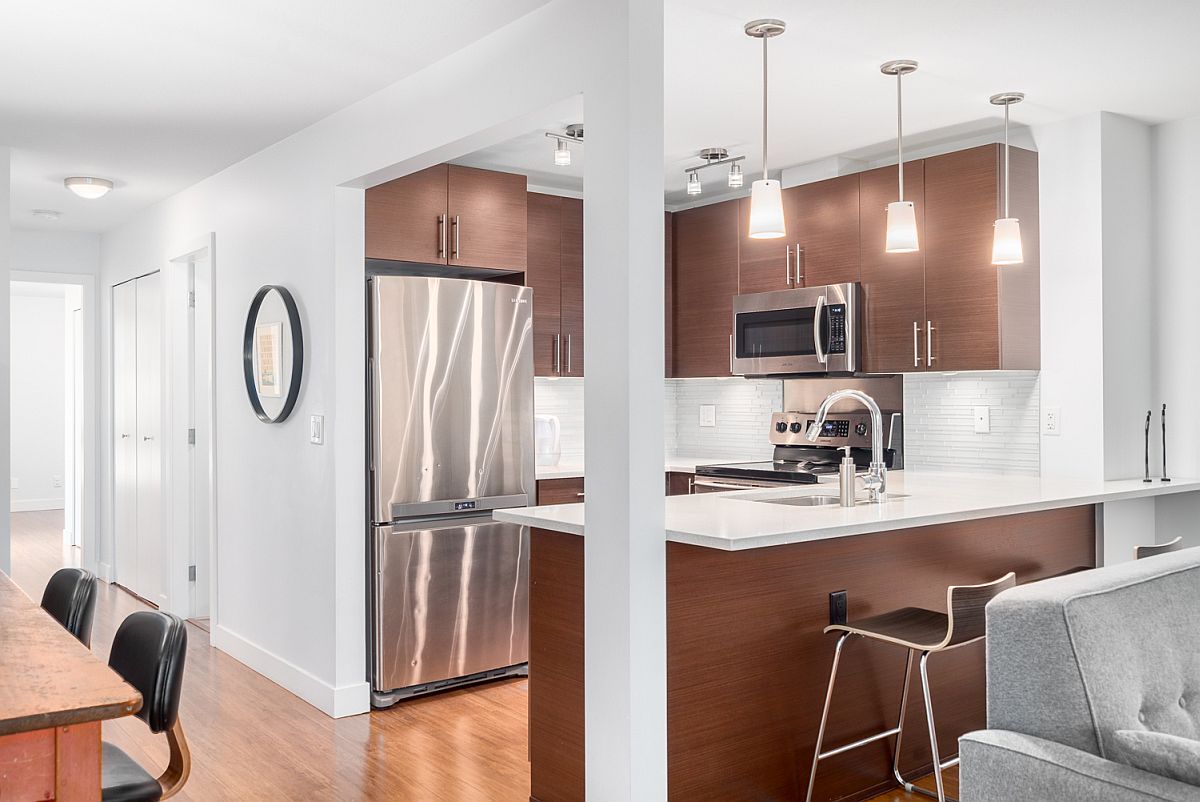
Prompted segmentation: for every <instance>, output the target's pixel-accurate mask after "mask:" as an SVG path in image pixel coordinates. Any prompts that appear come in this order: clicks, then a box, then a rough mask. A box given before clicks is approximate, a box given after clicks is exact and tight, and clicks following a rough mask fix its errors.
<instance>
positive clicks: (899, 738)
mask: <svg viewBox="0 0 1200 802" xmlns="http://www.w3.org/2000/svg"><path fill="white" fill-rule="evenodd" d="M907 651H908V657H907V658H906V659H905V661H904V690H903V691H901V693H900V720H899V721H898V722H897V723H896V750H895V752H894V753H893V754H892V776H894V777H895V778H896V782H898V783H900V785H901V786H903V785H906V784H907V781H906V780H905V779H904V776H903V775H901V774H900V746H901V744H902V743H903V742H904V716H905V714H906V713H907V712H908V685H909V680H910V679H911V678H912V664H913V650H912V649H908V650H907Z"/></svg>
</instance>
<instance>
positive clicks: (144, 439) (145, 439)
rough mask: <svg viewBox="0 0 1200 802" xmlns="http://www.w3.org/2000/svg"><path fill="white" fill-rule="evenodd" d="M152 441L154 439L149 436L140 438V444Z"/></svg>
mask: <svg viewBox="0 0 1200 802" xmlns="http://www.w3.org/2000/svg"><path fill="white" fill-rule="evenodd" d="M153 439H154V438H153V437H151V436H150V435H146V436H145V437H143V438H142V442H143V443H144V442H146V441H147V440H153Z"/></svg>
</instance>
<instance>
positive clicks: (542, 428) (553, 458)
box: [533, 415, 562, 465]
mask: <svg viewBox="0 0 1200 802" xmlns="http://www.w3.org/2000/svg"><path fill="white" fill-rule="evenodd" d="M533 442H534V452H535V454H536V460H537V464H538V465H557V464H558V458H559V457H560V456H562V449H561V448H560V446H559V442H558V418H556V417H554V416H553V415H534V416H533Z"/></svg>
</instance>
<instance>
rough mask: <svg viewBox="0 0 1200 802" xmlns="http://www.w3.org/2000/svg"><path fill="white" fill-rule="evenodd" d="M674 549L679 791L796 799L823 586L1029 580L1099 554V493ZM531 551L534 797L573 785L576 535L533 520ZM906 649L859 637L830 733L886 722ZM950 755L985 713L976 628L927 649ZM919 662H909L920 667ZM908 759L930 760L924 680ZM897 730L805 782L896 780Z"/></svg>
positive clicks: (824, 663) (861, 731) (866, 603)
mask: <svg viewBox="0 0 1200 802" xmlns="http://www.w3.org/2000/svg"><path fill="white" fill-rule="evenodd" d="M665 547H666V549H667V752H668V782H669V788H668V795H669V797H670V799H672V800H680V802H682V801H683V800H687V802H695V801H697V800H760V799H771V800H800V799H803V798H804V794H805V791H806V789H807V784H808V774H809V768H810V766H811V764H812V753H813V748H814V745H815V743H816V732H817V726H818V724H819V722H820V716H821V706H822V703H823V701H824V696H825V687H826V683H827V682H828V679H829V668H830V663H831V660H832V657H833V646H834V637H833V636H831V635H824V634H822V631H821V630H822V629H823V628H824V627H825V625H826V624H827V623H828V615H829V601H828V594H829V593H830V592H831V591H835V590H846V591H848V593H849V602H850V617H851V620H853V619H854V618H858V617H862V616H867V615H871V614H874V613H879V612H883V611H885V610H890V609H893V608H896V607H903V606H908V605H912V606H920V607H927V608H929V609H934V610H944V609H945V605H946V586H947V585H950V584H969V583H978V582H985V581H988V580H992V579H995V578H997V577H999V576H1001V575H1003V574H1004V573H1006V572H1008V571H1015V572H1016V574H1017V580H1018V581H1019V582H1030V581H1034V580H1037V579H1042V578H1045V577H1047V576H1051V575H1053V574H1057V573H1060V572H1062V571H1066V570H1068V569H1071V568H1074V567H1077V566H1081V565H1082V566H1092V565H1094V564H1095V562H1094V561H1095V507H1092V506H1084V507H1071V508H1067V509H1061V510H1050V511H1046V512H1037V513H1028V514H1023V515H1010V516H1004V517H998V518H985V519H982V520H978V521H966V522H961V523H951V524H941V525H938V526H927V527H918V528H913V529H905V530H898V531H893V532H883V533H878V534H872V535H860V536H857V537H847V538H837V539H829V540H821V541H816V542H811V543H796V544H791V545H786V546H778V547H774V548H764V549H753V550H747V551H737V552H726V551H721V550H718V549H707V548H702V547H698V546H689V545H684V544H680V543H666V544H665ZM530 559H531V563H530V578H531V586H530V659H529V662H530V679H529V695H530V728H531V732H530V760H531V766H532V775H531V776H532V799H534V800H537V801H538V802H567V801H570V802H577V800H581V799H583V798H584V752H583V737H584V722H583V704H584V702H583V680H584V677H583V538H582V537H577V536H575V535H568V534H561V533H558V532H549V531H546V530H541V529H535V530H534V532H533V541H532V547H531V558H530ZM904 656H905V655H904V651H903V650H902V649H899V648H897V647H891V648H889V647H888V646H886V645H884V644H877V643H869V642H866V641H863V640H854V641H852V642H850V643H848V644H847V646H846V650H845V652H844V654H843V663H842V666H843V667H842V671H841V673H840V676H839V684H838V687H837V689H836V690H835V693H834V700H833V710H832V714H831V716H830V721H829V727H828V732H827V736H826V737H827V740H826V744H827V747H835V746H838V745H841V744H844V743H847V742H849V741H852V740H855V739H857V738H861V737H863V736H865V735H869V734H871V733H874V732H878V731H880V730H884V729H887V728H890V727H892V726H894V725H895V716H896V712H897V710H898V709H899V701H900V700H899V698H898V697H899V694H900V687H901V676H902V673H903V667H904ZM929 666H930V679H931V682H932V685H933V690H932V694H933V706H934V711H935V713H936V715H937V723H938V728H939V748H940V749H941V751H942V757H943V759H945V758H947V757H949V756H952V755H954V754H956V753H957V751H958V750H957V738H958V736H959V735H961V734H962V733H965V732H968V731H970V730H973V729H979V728H981V727H983V726H984V725H985V708H984V702H985V698H984V645H983V644H982V643H979V644H973V645H971V646H966V647H963V648H961V649H958V650H955V651H951V652H947V653H943V654H938V655H935V656H933V657H932V658H930V662H929ZM914 673H915V672H914ZM906 727H907V728H909V729H908V733H909V734H908V735H907V736H906V738H905V743H904V749H903V756H902V759H901V766H902V768H903V769H904V771H905V772H908V773H913V774H922V773H925V772H928V770H929V767H930V763H931V761H930V758H929V754H928V753H929V749H928V739H927V737H926V736H925V724H924V708H923V706H922V703H921V697H920V686H919V684H918V683H917V682H914V683H913V687H912V690H911V696H910V698H909V708H908V718H907V720H906ZM890 766H891V752H890V741H888V742H879V743H876V744H873V745H871V746H868V747H864V748H862V749H857V750H854V751H853V752H851V753H847V754H845V755H841V756H838V757H835V758H831V759H828V760H826V761H824V762H823V763H822V765H821V769H820V772H819V774H818V777H817V788H816V792H815V794H814V798H815V799H819V800H833V799H856V800H857V799H864V798H866V797H869V796H871V795H872V794H874V793H877V792H879V791H881V790H883V789H885V788H887V787H889V786H890V785H891V783H890V781H889V776H890Z"/></svg>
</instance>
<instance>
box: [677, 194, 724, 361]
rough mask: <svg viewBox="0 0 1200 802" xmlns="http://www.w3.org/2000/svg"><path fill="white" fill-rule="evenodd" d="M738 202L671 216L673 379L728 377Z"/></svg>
mask: <svg viewBox="0 0 1200 802" xmlns="http://www.w3.org/2000/svg"><path fill="white" fill-rule="evenodd" d="M739 220H740V215H739V214H738V202H737V201H736V200H732V201H725V202H724V203H714V204H713V205H711V206H701V207H699V208H697V209H688V210H686V211H682V212H676V213H675V221H674V222H675V242H674V243H673V251H674V257H675V265H674V287H673V290H672V301H673V306H674V308H673V310H672V318H673V321H672V322H673V325H674V328H675V332H674V335H673V337H672V341H673V343H674V346H675V355H674V367H675V375H676V376H677V377H680V378H690V377H696V376H728V375H730V371H729V363H730V340H731V338H732V336H733V297H734V296H735V295H736V294H737V291H738V221H739Z"/></svg>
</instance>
